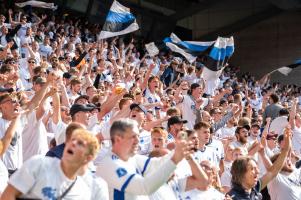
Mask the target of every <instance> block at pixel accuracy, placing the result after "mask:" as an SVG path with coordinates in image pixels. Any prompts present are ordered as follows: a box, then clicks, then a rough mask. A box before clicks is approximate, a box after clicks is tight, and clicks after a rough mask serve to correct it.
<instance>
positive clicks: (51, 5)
mask: <svg viewBox="0 0 301 200" xmlns="http://www.w3.org/2000/svg"><path fill="white" fill-rule="evenodd" d="M15 5H16V6H18V7H20V8H23V7H25V6H32V7H37V8H47V9H52V10H56V9H57V6H56V5H54V3H46V2H43V1H25V2H22V3H15Z"/></svg>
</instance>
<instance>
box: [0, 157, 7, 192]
mask: <svg viewBox="0 0 301 200" xmlns="http://www.w3.org/2000/svg"><path fill="white" fill-rule="evenodd" d="M7 181H8V171H7V169H6V167H5V165H4V164H3V162H2V160H0V194H1V193H2V192H3V191H4V189H5V187H6V186H7Z"/></svg>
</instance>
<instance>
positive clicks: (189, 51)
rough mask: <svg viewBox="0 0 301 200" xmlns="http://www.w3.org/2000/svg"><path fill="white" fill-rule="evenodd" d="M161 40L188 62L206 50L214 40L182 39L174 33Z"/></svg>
mask: <svg viewBox="0 0 301 200" xmlns="http://www.w3.org/2000/svg"><path fill="white" fill-rule="evenodd" d="M163 41H164V43H165V45H166V46H167V47H168V48H170V50H171V51H173V52H176V53H179V54H181V55H182V56H184V57H185V58H186V59H187V60H188V61H189V62H190V63H192V62H194V61H195V59H196V58H197V56H198V55H200V54H201V53H202V52H204V51H206V50H207V49H208V48H209V47H210V46H212V45H213V44H214V42H215V41H211V42H198V41H182V40H181V39H180V38H178V37H177V36H176V34H174V33H172V34H171V35H170V37H167V38H165V39H164V40H163Z"/></svg>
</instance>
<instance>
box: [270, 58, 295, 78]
mask: <svg viewBox="0 0 301 200" xmlns="http://www.w3.org/2000/svg"><path fill="white" fill-rule="evenodd" d="M299 65H301V60H296V61H295V63H294V64H290V65H287V66H283V67H280V68H278V69H276V70H274V71H278V72H280V73H281V74H283V75H285V76H287V75H288V74H289V73H290V72H291V71H293V69H294V68H297V67H299ZM274 71H272V72H274Z"/></svg>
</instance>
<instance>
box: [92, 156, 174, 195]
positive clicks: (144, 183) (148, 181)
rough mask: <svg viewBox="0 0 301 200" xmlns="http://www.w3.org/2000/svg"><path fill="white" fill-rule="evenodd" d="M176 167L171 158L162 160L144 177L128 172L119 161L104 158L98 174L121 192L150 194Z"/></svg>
mask: <svg viewBox="0 0 301 200" xmlns="http://www.w3.org/2000/svg"><path fill="white" fill-rule="evenodd" d="M151 162H152V161H150V160H149V161H148V163H151ZM150 165H152V164H150ZM175 168H176V165H175V164H174V163H173V162H172V161H171V160H167V161H164V162H162V164H161V165H159V166H158V168H157V170H156V171H153V172H152V173H150V174H147V175H146V176H144V177H143V176H142V175H141V174H138V173H137V172H136V173H128V172H127V170H126V169H125V168H124V167H123V166H121V165H120V164H119V162H114V160H108V159H104V160H103V162H102V163H101V164H100V165H98V167H97V170H96V175H97V176H101V177H102V178H103V179H105V181H107V183H108V185H109V186H110V187H113V188H115V189H117V190H119V191H121V192H127V193H131V194H135V195H149V194H152V193H153V192H155V191H156V190H157V189H158V188H159V187H160V186H161V185H163V183H165V182H167V180H168V179H169V177H170V176H171V174H172V172H173V171H174V170H175Z"/></svg>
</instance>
